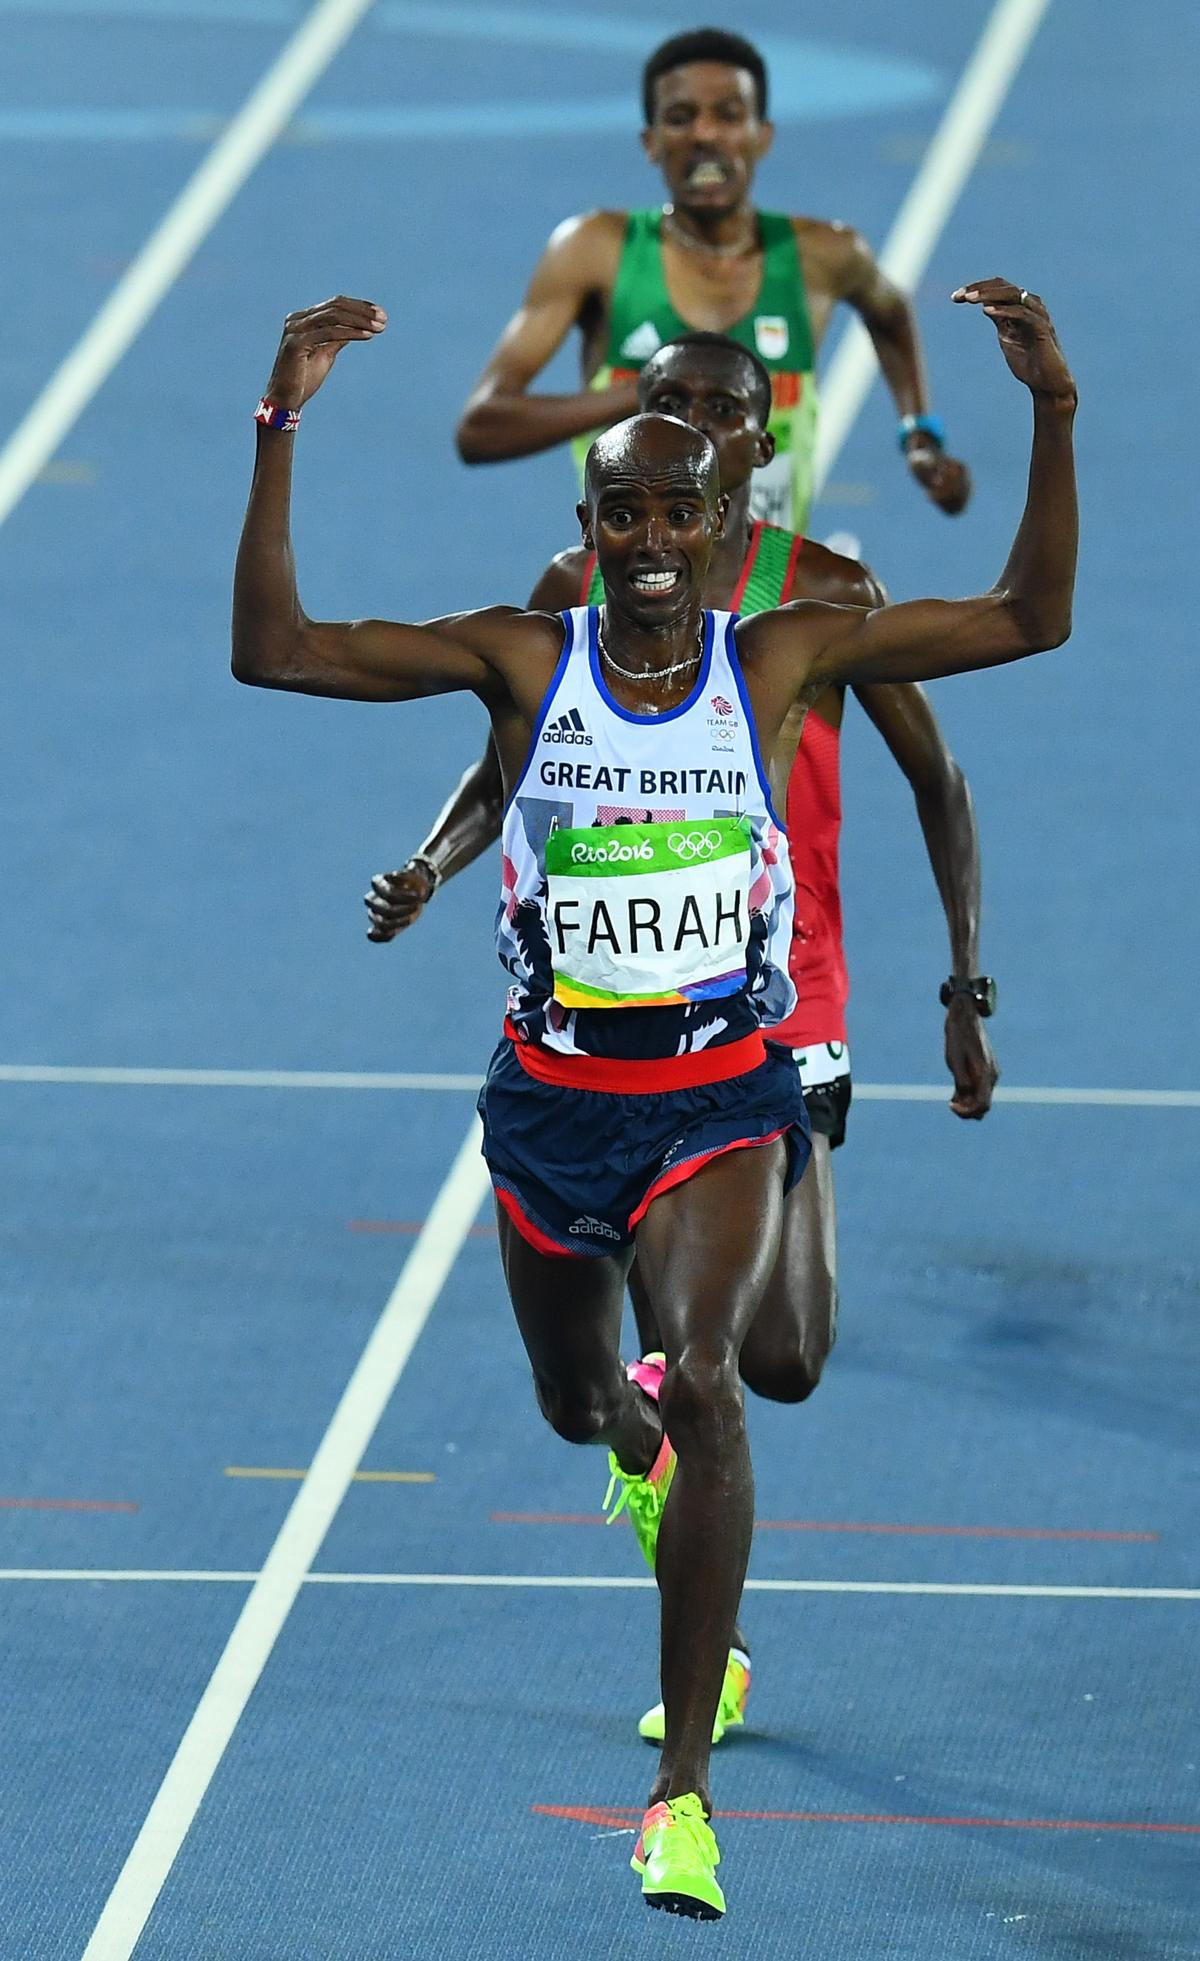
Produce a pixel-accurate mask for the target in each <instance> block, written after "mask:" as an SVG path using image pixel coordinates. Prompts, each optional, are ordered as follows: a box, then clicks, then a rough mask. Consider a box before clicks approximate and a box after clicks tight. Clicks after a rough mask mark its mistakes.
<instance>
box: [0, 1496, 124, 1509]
mask: <svg viewBox="0 0 1200 1961" xmlns="http://www.w3.org/2000/svg"><path fill="white" fill-rule="evenodd" d="M136 1510H137V1506H136V1505H131V1504H129V1503H128V1502H127V1501H126V1500H125V1499H114V1498H0V1511H3V1512H136Z"/></svg>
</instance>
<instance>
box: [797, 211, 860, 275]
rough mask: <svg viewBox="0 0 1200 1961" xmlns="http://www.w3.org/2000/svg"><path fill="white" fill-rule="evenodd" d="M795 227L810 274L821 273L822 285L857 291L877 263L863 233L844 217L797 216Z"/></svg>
mask: <svg viewBox="0 0 1200 1961" xmlns="http://www.w3.org/2000/svg"><path fill="white" fill-rule="evenodd" d="M792 228H793V230H794V231H795V234H796V244H797V245H798V247H799V249H800V254H801V257H802V258H803V261H804V265H805V268H806V270H807V272H808V276H809V278H810V279H812V278H813V277H814V275H815V274H819V283H820V285H821V286H823V287H825V288H826V289H828V290H830V291H833V292H838V293H841V292H851V291H853V290H854V288H855V286H856V285H857V284H858V281H859V280H860V278H861V277H862V275H863V273H864V272H865V271H866V269H867V268H868V267H869V266H871V265H873V264H874V256H873V254H872V251H871V248H870V246H869V245H868V243H867V241H866V239H865V238H864V237H863V235H862V233H861V232H860V231H856V230H855V229H854V226H853V225H847V224H843V223H842V222H841V220H840V219H835V218H793V219H792Z"/></svg>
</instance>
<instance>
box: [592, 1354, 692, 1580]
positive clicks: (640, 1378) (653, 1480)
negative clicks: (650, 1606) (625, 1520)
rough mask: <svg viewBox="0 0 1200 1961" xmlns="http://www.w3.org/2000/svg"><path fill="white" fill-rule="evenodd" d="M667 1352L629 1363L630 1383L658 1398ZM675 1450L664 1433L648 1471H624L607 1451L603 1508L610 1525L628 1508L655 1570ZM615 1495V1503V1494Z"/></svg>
mask: <svg viewBox="0 0 1200 1961" xmlns="http://www.w3.org/2000/svg"><path fill="white" fill-rule="evenodd" d="M666 1366H667V1358H666V1356H665V1355H643V1357H642V1359H641V1361H640V1362H630V1364H629V1366H628V1368H627V1369H626V1371H625V1373H626V1374H627V1376H628V1377H629V1380H630V1381H631V1382H636V1383H637V1384H638V1386H639V1388H642V1389H644V1390H645V1392H646V1394H647V1395H648V1396H650V1397H652V1398H653V1400H654V1401H655V1402H657V1401H658V1389H659V1384H660V1383H661V1381H662V1379H663V1374H664V1372H665V1370H666ZM675 1461H676V1460H675V1452H674V1451H673V1450H672V1448H671V1446H670V1444H669V1443H668V1442H667V1439H666V1436H665V1434H664V1436H663V1440H662V1449H661V1450H660V1451H659V1453H658V1456H657V1457H656V1458H655V1460H654V1462H653V1464H652V1465H651V1466H650V1469H649V1470H648V1471H646V1472H644V1473H643V1472H635V1471H623V1470H622V1469H621V1466H620V1465H619V1464H618V1462H617V1460H616V1457H615V1455H614V1453H613V1452H612V1451H611V1450H610V1451H609V1453H608V1468H609V1470H610V1471H611V1472H612V1476H611V1477H610V1478H609V1480H608V1490H607V1491H606V1492H605V1494H604V1510H605V1511H606V1512H607V1513H608V1523H609V1525H615V1523H616V1521H617V1520H618V1519H619V1518H620V1516H621V1513H622V1512H623V1511H626V1510H627V1511H628V1513H629V1521H630V1524H631V1525H632V1526H633V1529H634V1531H635V1532H636V1534H637V1542H638V1544H639V1546H640V1547H641V1549H642V1552H643V1554H644V1555H645V1559H646V1564H647V1566H648V1567H649V1568H650V1571H651V1572H652V1573H653V1571H654V1557H655V1553H656V1551H657V1549H658V1528H659V1525H660V1524H661V1522H662V1510H663V1506H664V1505H665V1504H666V1502H667V1493H668V1491H669V1490H670V1489H671V1479H672V1478H673V1477H674V1475H675ZM614 1493H615V1494H616V1503H615V1504H613V1496H614ZM610 1505H611V1506H612V1509H611V1511H610V1510H609V1507H610Z"/></svg>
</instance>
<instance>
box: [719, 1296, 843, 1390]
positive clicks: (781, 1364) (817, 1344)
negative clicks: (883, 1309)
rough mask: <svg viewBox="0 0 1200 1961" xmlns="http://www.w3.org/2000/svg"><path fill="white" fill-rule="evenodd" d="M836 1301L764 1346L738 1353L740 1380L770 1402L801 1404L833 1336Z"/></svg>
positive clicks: (817, 1378)
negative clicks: (740, 1357)
mask: <svg viewBox="0 0 1200 1961" xmlns="http://www.w3.org/2000/svg"><path fill="white" fill-rule="evenodd" d="M836 1328H837V1300H836V1296H835V1297H834V1298H832V1299H831V1300H830V1302H829V1305H828V1312H822V1313H820V1314H818V1315H815V1316H813V1318H812V1319H811V1320H810V1321H808V1322H806V1323H805V1324H804V1325H802V1326H800V1327H798V1328H793V1329H789V1330H788V1331H787V1333H786V1334H785V1335H783V1336H781V1337H780V1338H779V1339H778V1340H777V1341H774V1342H772V1343H771V1345H770V1346H769V1347H768V1348H765V1349H764V1348H763V1347H761V1346H755V1347H749V1346H748V1347H747V1349H744V1350H743V1352H742V1380H743V1382H744V1383H745V1384H746V1387H747V1388H748V1389H752V1390H753V1391H754V1394H755V1395H756V1396H765V1397H766V1398H767V1400H768V1401H769V1402H772V1403H803V1402H806V1401H807V1399H808V1398H809V1396H811V1395H812V1392H813V1390H814V1389H815V1388H816V1386H817V1384H818V1382H819V1381H820V1380H821V1373H822V1370H823V1369H824V1367H825V1364H826V1362H827V1361H828V1360H829V1353H830V1350H831V1349H832V1347H833V1344H834V1340H835V1339H836Z"/></svg>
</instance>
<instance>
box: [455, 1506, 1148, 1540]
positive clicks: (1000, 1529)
mask: <svg viewBox="0 0 1200 1961" xmlns="http://www.w3.org/2000/svg"><path fill="white" fill-rule="evenodd" d="M491 1519H492V1523H493V1525H603V1524H604V1514H603V1512H493V1513H492V1514H491ZM754 1529H755V1531H756V1532H873V1533H882V1534H886V1535H888V1536H894V1537H898V1538H910V1539H1093V1540H1095V1539H1101V1540H1105V1541H1106V1542H1110V1543H1111V1542H1112V1541H1117V1542H1118V1543H1121V1544H1126V1545H1157V1543H1158V1540H1159V1534H1158V1533H1157V1532H1084V1531H1079V1532H1074V1531H1066V1530H1060V1529H1058V1528H1051V1527H1043V1526H1033V1525H861V1524H853V1523H849V1522H845V1523H843V1522H840V1521H837V1520H833V1519H823V1518H759V1519H756V1520H755V1522H754Z"/></svg>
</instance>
